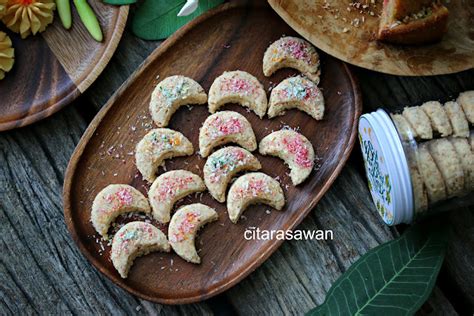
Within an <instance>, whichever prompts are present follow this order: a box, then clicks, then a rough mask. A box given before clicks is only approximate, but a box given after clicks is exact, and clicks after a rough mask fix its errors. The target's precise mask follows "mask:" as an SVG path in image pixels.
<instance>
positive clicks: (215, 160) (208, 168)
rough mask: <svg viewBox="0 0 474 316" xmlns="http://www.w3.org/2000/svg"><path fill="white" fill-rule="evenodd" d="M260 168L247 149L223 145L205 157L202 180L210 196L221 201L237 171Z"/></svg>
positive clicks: (223, 199)
mask: <svg viewBox="0 0 474 316" xmlns="http://www.w3.org/2000/svg"><path fill="white" fill-rule="evenodd" d="M261 168H262V165H261V164H260V162H259V161H258V159H257V158H256V157H255V156H254V155H252V154H251V153H250V152H249V151H248V150H245V149H243V148H240V147H236V146H229V147H224V148H222V149H219V150H218V151H216V152H215V153H213V154H212V155H210V156H209V158H207V161H206V164H205V165H204V169H203V171H204V182H205V184H206V187H207V189H208V190H209V193H211V195H212V197H213V198H214V199H216V200H217V201H219V202H221V203H223V202H225V193H226V190H227V186H228V184H229V182H230V180H232V178H233V177H234V176H235V175H236V174H237V173H239V172H241V171H257V170H259V169H261Z"/></svg>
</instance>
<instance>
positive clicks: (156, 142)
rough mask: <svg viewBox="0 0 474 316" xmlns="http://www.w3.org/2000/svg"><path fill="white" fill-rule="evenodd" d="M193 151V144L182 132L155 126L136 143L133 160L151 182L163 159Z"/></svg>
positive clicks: (190, 153) (186, 154) (189, 153)
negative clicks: (155, 127)
mask: <svg viewBox="0 0 474 316" xmlns="http://www.w3.org/2000/svg"><path fill="white" fill-rule="evenodd" d="M193 152H194V148H193V144H191V142H190V141H189V140H188V139H187V138H186V137H185V136H184V135H183V134H181V133H180V132H177V131H174V130H172V129H168V128H157V129H154V130H151V131H150V132H148V134H146V135H145V137H143V138H142V140H141V141H140V142H139V143H138V145H137V148H136V150H135V160H136V164H137V168H138V170H139V171H140V173H141V174H142V176H143V179H145V180H146V181H148V182H153V180H155V179H156V174H155V173H156V170H157V169H158V167H159V166H161V165H162V164H163V161H164V160H165V159H168V158H173V157H180V156H189V155H192V154H193Z"/></svg>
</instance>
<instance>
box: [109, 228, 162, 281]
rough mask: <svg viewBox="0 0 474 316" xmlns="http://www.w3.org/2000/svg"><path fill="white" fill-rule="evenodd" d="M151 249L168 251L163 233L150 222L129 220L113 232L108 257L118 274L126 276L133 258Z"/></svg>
mask: <svg viewBox="0 0 474 316" xmlns="http://www.w3.org/2000/svg"><path fill="white" fill-rule="evenodd" d="M152 251H163V252H169V251H170V245H169V243H168V240H166V236H165V234H163V233H162V232H161V230H159V229H158V228H156V227H155V226H153V225H151V224H148V223H145V222H130V223H128V224H126V225H125V226H123V227H122V228H120V230H119V231H118V232H117V233H116V234H115V236H114V239H113V240H112V252H111V254H110V258H111V259H112V263H113V265H114V267H115V269H117V271H118V273H119V274H120V276H121V277H122V278H126V277H127V275H128V271H129V270H130V267H131V266H132V264H133V261H134V260H135V258H137V257H139V256H143V255H146V254H148V253H150V252H152Z"/></svg>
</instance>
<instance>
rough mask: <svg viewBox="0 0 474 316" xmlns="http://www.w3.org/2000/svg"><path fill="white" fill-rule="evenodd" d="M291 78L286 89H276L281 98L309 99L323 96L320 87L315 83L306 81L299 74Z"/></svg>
mask: <svg viewBox="0 0 474 316" xmlns="http://www.w3.org/2000/svg"><path fill="white" fill-rule="evenodd" d="M291 79H292V80H288V85H287V86H285V88H284V89H281V90H275V92H277V96H278V97H279V98H280V99H290V100H295V99H296V100H300V101H307V100H310V99H311V100H314V99H318V98H320V97H321V95H320V94H321V93H320V91H319V89H318V88H317V87H316V86H315V85H311V84H310V83H309V82H305V80H303V78H302V77H300V76H298V77H294V78H291Z"/></svg>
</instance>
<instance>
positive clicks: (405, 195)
mask: <svg viewBox="0 0 474 316" xmlns="http://www.w3.org/2000/svg"><path fill="white" fill-rule="evenodd" d="M359 141H360V145H361V149H362V155H363V157H364V165H365V171H366V173H367V178H368V182H369V189H370V193H371V194H372V199H373V201H374V204H375V206H376V208H377V211H378V212H379V214H380V216H381V217H382V218H383V220H384V222H385V223H387V224H388V225H397V224H400V223H410V222H411V221H412V219H413V209H414V204H413V188H412V184H411V178H410V172H409V168H408V162H407V159H406V156H405V152H404V151H403V146H402V142H401V140H400V137H399V136H398V133H397V130H396V128H395V125H394V124H393V122H392V120H391V119H390V117H389V115H388V114H387V112H385V111H384V110H382V109H379V110H377V111H375V112H372V113H367V114H364V115H362V116H361V118H360V120H359Z"/></svg>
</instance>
